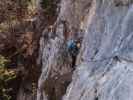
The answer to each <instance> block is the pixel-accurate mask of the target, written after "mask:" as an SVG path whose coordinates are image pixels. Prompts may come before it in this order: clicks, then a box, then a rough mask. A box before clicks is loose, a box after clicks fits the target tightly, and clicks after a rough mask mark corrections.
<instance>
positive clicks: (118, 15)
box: [37, 0, 133, 100]
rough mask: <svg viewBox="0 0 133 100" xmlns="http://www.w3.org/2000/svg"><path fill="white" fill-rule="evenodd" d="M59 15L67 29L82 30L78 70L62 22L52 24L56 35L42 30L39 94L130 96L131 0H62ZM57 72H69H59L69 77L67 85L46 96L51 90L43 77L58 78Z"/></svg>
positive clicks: (87, 99)
mask: <svg viewBox="0 0 133 100" xmlns="http://www.w3.org/2000/svg"><path fill="white" fill-rule="evenodd" d="M57 20H58V21H60V20H65V21H66V22H67V23H68V26H69V28H70V29H71V30H73V28H76V29H82V30H83V31H84V32H85V34H82V35H83V36H84V38H83V42H82V48H81V50H80V53H79V55H78V57H77V63H76V70H75V71H74V72H72V68H71V63H72V60H71V57H69V55H67V51H65V49H66V46H65V42H66V41H65V40H64V36H63V31H62V30H63V29H64V27H58V28H57V29H56V30H57V32H56V33H57V36H55V38H54V39H50V38H48V39H46V38H44V37H43V36H42V38H41V40H40V41H41V42H40V59H41V62H42V73H41V76H40V79H39V82H38V92H37V100H60V99H61V98H62V95H64V94H65V95H64V96H63V98H62V99H63V100H132V96H133V88H132V83H133V69H132V66H133V45H132V44H133V28H132V27H133V24H132V23H133V6H132V0H77V1H76V0H62V1H61V9H60V13H59V16H58V19H57ZM57 26H58V25H57ZM64 54H66V55H65V57H64ZM63 57H64V58H63ZM62 68H63V69H62ZM56 71H57V72H56ZM70 73H71V74H73V76H71V74H70ZM56 74H58V75H57V76H59V77H61V76H62V75H63V76H64V75H66V76H69V75H70V77H69V78H68V77H67V78H65V77H62V78H63V81H69V82H70V81H72V82H71V84H70V85H69V86H66V87H67V91H66V90H64V91H65V92H66V93H64V91H63V93H61V94H60V95H58V94H57V95H58V96H59V98H58V96H53V98H49V96H48V94H49V95H50V93H47V89H44V88H45V86H47V85H46V83H47V80H50V79H51V77H52V78H56ZM71 77H72V80H71ZM62 78H59V79H62ZM59 81H61V80H59ZM50 82H53V81H50ZM57 84H58V82H57ZM59 84H60V83H59ZM49 86H52V85H49ZM59 86H61V85H59ZM63 86H64V84H63ZM59 91H60V92H62V91H61V89H59ZM56 93H59V92H57V91H56V92H55V94H56ZM50 96H52V95H50ZM54 97H57V98H54Z"/></svg>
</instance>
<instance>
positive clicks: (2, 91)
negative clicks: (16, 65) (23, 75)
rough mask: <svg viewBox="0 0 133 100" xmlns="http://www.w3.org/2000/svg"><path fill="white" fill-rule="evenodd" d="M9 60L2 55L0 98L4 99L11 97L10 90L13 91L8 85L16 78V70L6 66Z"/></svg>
mask: <svg viewBox="0 0 133 100" xmlns="http://www.w3.org/2000/svg"><path fill="white" fill-rule="evenodd" d="M7 62H8V60H7V59H6V58H5V57H3V56H1V55H0V99H2V100H10V99H11V96H10V95H9V92H10V91H12V88H9V87H8V82H9V81H11V80H12V79H14V78H16V74H15V72H14V71H12V70H8V69H7V68H6V66H5V64H6V63H7Z"/></svg>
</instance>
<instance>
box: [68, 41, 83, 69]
mask: <svg viewBox="0 0 133 100" xmlns="http://www.w3.org/2000/svg"><path fill="white" fill-rule="evenodd" d="M79 49H80V41H79V40H73V39H71V40H68V42H67V50H68V52H69V54H70V55H71V57H72V60H73V61H72V67H73V68H74V66H75V62H76V57H77V55H78V53H79Z"/></svg>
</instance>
